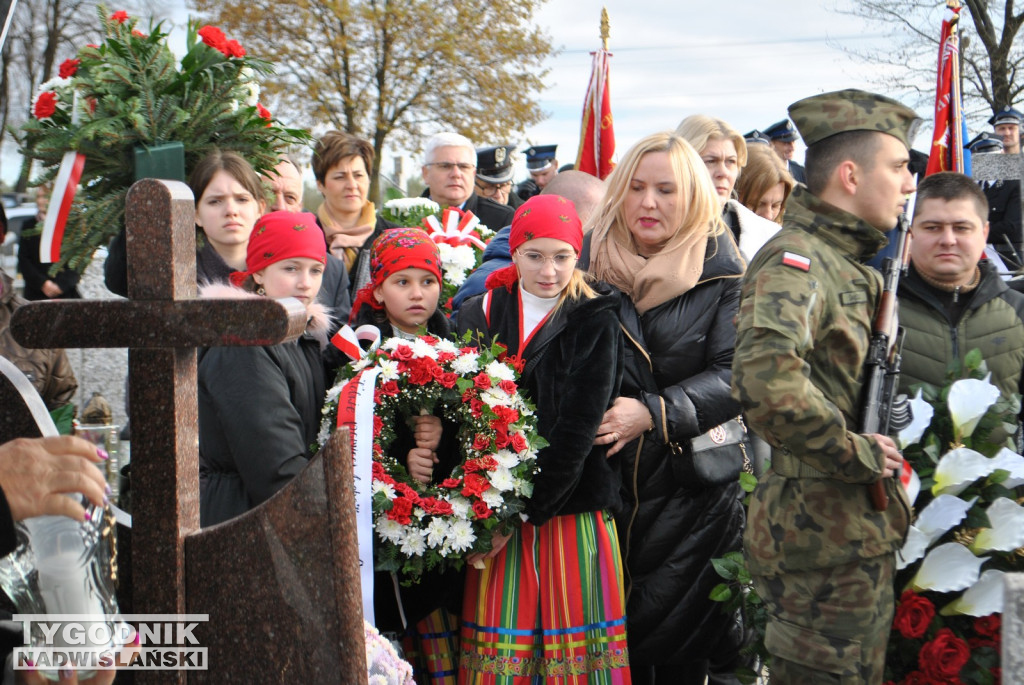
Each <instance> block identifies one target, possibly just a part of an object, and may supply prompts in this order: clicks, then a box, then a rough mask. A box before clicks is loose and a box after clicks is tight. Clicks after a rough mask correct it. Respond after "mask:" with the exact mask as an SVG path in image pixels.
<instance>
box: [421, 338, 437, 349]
mask: <svg viewBox="0 0 1024 685" xmlns="http://www.w3.org/2000/svg"><path fill="white" fill-rule="evenodd" d="M420 340H422V341H423V342H425V343H427V344H428V345H430V346H431V347H433V346H434V345H436V344H437V343H438V342H439V341H438V339H437V338H435V337H434V336H432V335H421V336H420Z"/></svg>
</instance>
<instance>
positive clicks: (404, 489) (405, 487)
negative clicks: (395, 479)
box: [395, 483, 420, 502]
mask: <svg viewBox="0 0 1024 685" xmlns="http://www.w3.org/2000/svg"><path fill="white" fill-rule="evenodd" d="M395 492H397V493H398V494H400V495H402V496H403V497H408V498H409V501H410V502H416V500H418V499H419V498H420V496H419V495H417V494H416V491H415V490H413V489H412V488H410V487H409V484H408V483H395Z"/></svg>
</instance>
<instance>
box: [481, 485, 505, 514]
mask: <svg viewBox="0 0 1024 685" xmlns="http://www.w3.org/2000/svg"><path fill="white" fill-rule="evenodd" d="M480 499H482V500H483V501H484V503H485V504H486V505H487V506H489V507H490V508H491V509H497V508H498V507H500V506H501V505H502V503H504V501H505V498H504V497H502V496H501V493H500V492H498V491H497V490H495V489H494V488H493V487H490V488H487V489H486V490H484V494H482V495H480Z"/></svg>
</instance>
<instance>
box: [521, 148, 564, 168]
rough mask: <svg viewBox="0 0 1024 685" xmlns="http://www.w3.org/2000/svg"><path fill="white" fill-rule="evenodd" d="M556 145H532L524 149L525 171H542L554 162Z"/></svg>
mask: <svg viewBox="0 0 1024 685" xmlns="http://www.w3.org/2000/svg"><path fill="white" fill-rule="evenodd" d="M557 148H558V146H557V145H534V146H533V147H528V148H526V170H527V171H544V170H545V169H547V168H548V167H549V166H551V165H552V164H553V163H554V161H555V150H556V149H557Z"/></svg>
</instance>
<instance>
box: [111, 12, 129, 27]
mask: <svg viewBox="0 0 1024 685" xmlns="http://www.w3.org/2000/svg"><path fill="white" fill-rule="evenodd" d="M110 21H116V22H117V23H118V24H123V23H125V22H126V21H128V13H127V12H125V11H124V10H118V11H117V12H114V13H113V14H111V15H110Z"/></svg>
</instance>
